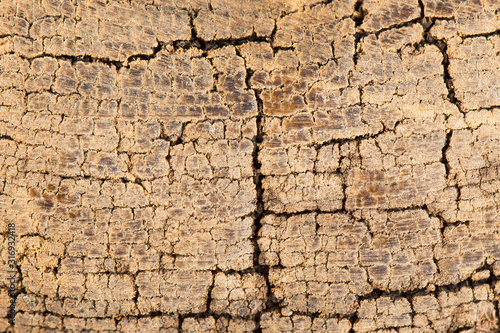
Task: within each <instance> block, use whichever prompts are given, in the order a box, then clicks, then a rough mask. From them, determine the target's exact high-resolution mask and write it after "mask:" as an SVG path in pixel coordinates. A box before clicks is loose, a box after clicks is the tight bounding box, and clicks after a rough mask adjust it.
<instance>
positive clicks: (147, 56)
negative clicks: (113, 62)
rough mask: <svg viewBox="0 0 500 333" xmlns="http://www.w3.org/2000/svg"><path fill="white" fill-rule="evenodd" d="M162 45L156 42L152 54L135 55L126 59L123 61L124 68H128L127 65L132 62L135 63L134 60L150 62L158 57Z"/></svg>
mask: <svg viewBox="0 0 500 333" xmlns="http://www.w3.org/2000/svg"><path fill="white" fill-rule="evenodd" d="M163 46H164V45H163V43H161V42H160V41H157V44H156V46H155V47H154V48H153V53H151V54H135V55H131V56H130V57H128V58H127V60H126V61H125V67H127V68H128V67H129V63H130V62H132V61H136V60H146V61H148V60H151V59H154V58H156V56H157V55H158V53H159V52H160V51H161V50H162V49H163Z"/></svg>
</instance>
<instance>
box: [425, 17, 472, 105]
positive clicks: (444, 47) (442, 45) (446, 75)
mask: <svg viewBox="0 0 500 333" xmlns="http://www.w3.org/2000/svg"><path fill="white" fill-rule="evenodd" d="M422 11H423V9H422ZM434 23H435V19H432V20H431V19H428V18H423V19H422V22H421V24H422V26H423V28H424V43H427V44H431V45H435V46H437V48H438V49H439V51H441V54H442V56H443V61H442V62H441V64H442V65H443V79H444V83H445V85H446V89H447V90H448V95H447V96H446V97H447V99H448V101H450V103H453V104H454V105H455V106H456V107H457V109H458V111H460V112H461V113H464V112H463V110H462V102H461V101H460V100H459V99H458V98H457V96H456V95H457V94H456V92H455V86H454V85H453V79H452V77H451V75H450V70H449V68H450V58H449V56H448V44H447V43H446V40H444V39H436V38H434V37H433V36H432V35H431V33H430V30H431V28H432V27H433V26H434Z"/></svg>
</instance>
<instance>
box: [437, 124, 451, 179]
mask: <svg viewBox="0 0 500 333" xmlns="http://www.w3.org/2000/svg"><path fill="white" fill-rule="evenodd" d="M452 134H453V130H449V131H448V132H446V141H445V142H444V146H443V149H441V153H442V155H441V160H440V162H441V163H443V165H444V168H445V170H446V179H448V178H449V176H450V164H449V162H448V158H447V157H446V152H447V151H448V149H449V148H450V141H451V136H452Z"/></svg>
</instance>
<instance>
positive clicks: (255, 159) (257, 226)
mask: <svg viewBox="0 0 500 333" xmlns="http://www.w3.org/2000/svg"><path fill="white" fill-rule="evenodd" d="M252 74H253V72H252V71H251V70H250V69H247V72H246V78H245V82H246V85H247V88H248V89H250V87H251V85H250V80H251V76H252ZM253 91H254V93H255V98H256V101H257V116H256V118H255V121H256V128H257V133H256V136H255V138H254V140H253V141H254V150H253V153H252V165H253V171H254V175H253V180H254V184H255V191H256V199H255V200H256V201H255V211H254V214H253V215H254V224H253V230H252V231H253V236H252V243H253V246H254V257H253V265H254V270H255V272H257V273H259V274H261V275H262V276H263V277H264V279H265V281H266V289H267V295H266V302H265V309H264V311H261V312H259V313H257V315H255V316H254V320H255V322H256V323H257V329H256V330H255V332H261V331H262V329H261V327H260V318H261V315H262V313H263V312H265V311H273V310H275V309H279V308H280V302H279V301H278V299H277V298H276V297H275V295H274V293H273V291H272V288H273V286H272V285H271V283H270V281H269V267H268V266H266V265H261V263H260V256H261V251H260V247H259V244H258V237H259V231H260V230H261V228H262V218H263V217H264V216H265V210H264V199H263V195H264V190H263V188H262V179H263V175H262V173H261V163H260V160H259V153H260V145H261V144H262V142H263V141H264V132H263V128H262V127H263V124H262V122H263V101H262V99H261V98H260V91H259V90H257V89H253Z"/></svg>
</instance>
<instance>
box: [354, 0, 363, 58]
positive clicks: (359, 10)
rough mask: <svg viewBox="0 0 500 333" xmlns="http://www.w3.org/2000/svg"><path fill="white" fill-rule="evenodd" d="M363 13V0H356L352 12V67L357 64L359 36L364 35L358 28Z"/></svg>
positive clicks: (361, 22)
mask: <svg viewBox="0 0 500 333" xmlns="http://www.w3.org/2000/svg"><path fill="white" fill-rule="evenodd" d="M365 14H366V13H365V10H364V9H363V0H357V1H356V3H355V4H354V12H353V14H352V19H353V20H354V27H355V31H356V32H355V34H354V56H353V62H354V67H356V65H357V64H358V58H359V53H360V52H361V49H360V46H359V42H360V41H361V38H362V37H363V36H365V35H366V33H365V32H364V31H363V30H362V29H361V28H360V27H361V25H362V24H363V20H364V18H365Z"/></svg>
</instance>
